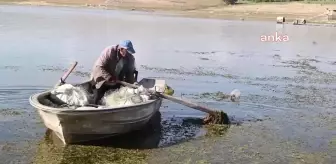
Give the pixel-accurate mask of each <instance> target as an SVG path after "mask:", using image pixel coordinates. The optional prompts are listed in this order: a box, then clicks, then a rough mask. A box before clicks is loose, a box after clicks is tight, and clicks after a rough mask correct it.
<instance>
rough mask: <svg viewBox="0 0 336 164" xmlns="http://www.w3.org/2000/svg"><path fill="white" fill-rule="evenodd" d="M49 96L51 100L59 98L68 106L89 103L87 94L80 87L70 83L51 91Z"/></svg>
mask: <svg viewBox="0 0 336 164" xmlns="http://www.w3.org/2000/svg"><path fill="white" fill-rule="evenodd" d="M50 93H51V95H50V97H51V98H52V99H53V100H56V99H58V100H61V101H62V102H64V103H66V104H67V105H69V106H85V105H87V104H89V100H88V99H89V96H88V94H87V92H86V91H85V90H84V89H82V88H81V87H75V86H73V85H71V84H64V85H61V86H59V87H57V88H55V89H53V90H52V91H51V92H50Z"/></svg>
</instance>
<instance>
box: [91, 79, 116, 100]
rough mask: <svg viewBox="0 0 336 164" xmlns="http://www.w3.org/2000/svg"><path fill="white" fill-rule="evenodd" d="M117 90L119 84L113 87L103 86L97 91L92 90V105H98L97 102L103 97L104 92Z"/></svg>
mask: <svg viewBox="0 0 336 164" xmlns="http://www.w3.org/2000/svg"><path fill="white" fill-rule="evenodd" d="M117 88H120V85H119V84H117V85H114V86H110V85H106V84H103V85H102V86H101V87H100V88H99V89H93V102H94V104H96V105H98V103H99V101H100V100H101V99H102V98H103V97H104V94H105V92H106V91H108V90H110V89H117Z"/></svg>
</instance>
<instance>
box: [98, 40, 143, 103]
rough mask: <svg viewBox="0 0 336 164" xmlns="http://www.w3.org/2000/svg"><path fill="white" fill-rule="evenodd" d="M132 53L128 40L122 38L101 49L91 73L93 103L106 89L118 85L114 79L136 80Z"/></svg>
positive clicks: (117, 86) (132, 49) (131, 81)
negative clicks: (114, 43) (116, 42)
mask: <svg viewBox="0 0 336 164" xmlns="http://www.w3.org/2000/svg"><path fill="white" fill-rule="evenodd" d="M134 53H135V50H134V48H133V44H132V42H131V41H130V40H123V41H121V42H120V43H119V44H117V45H112V46H108V47H106V48H105V49H104V50H103V51H102V53H101V55H100V56H99V58H98V59H97V61H96V62H95V64H94V66H93V69H92V73H91V84H92V88H93V94H94V103H95V104H98V102H99V100H100V99H101V98H102V97H103V96H104V93H105V92H106V91H107V90H108V89H110V88H111V87H112V88H119V87H120V84H117V83H116V80H120V81H125V82H128V83H131V84H133V83H135V82H136V78H137V71H136V69H135V58H134V56H133V54H134ZM134 74H135V76H134Z"/></svg>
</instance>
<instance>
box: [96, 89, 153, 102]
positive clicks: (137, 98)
mask: <svg viewBox="0 0 336 164" xmlns="http://www.w3.org/2000/svg"><path fill="white" fill-rule="evenodd" d="M148 100H149V96H148V92H147V90H146V89H145V88H143V87H142V86H140V87H139V88H138V89H133V88H129V87H121V88H120V89H117V90H113V91H112V90H111V91H107V92H106V93H105V95H104V97H103V98H102V104H103V105H105V106H108V107H120V106H127V105H134V104H139V103H142V102H146V101H148Z"/></svg>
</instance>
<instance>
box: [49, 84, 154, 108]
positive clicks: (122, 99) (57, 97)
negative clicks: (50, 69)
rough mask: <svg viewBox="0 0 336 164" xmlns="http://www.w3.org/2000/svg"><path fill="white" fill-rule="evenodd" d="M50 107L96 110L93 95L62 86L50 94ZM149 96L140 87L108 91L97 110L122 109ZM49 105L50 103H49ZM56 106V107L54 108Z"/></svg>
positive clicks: (67, 85) (69, 85)
mask: <svg viewBox="0 0 336 164" xmlns="http://www.w3.org/2000/svg"><path fill="white" fill-rule="evenodd" d="M50 93H51V94H50V99H51V100H52V102H53V104H52V105H49V106H52V107H61V108H68V109H76V110H91V109H97V108H96V107H92V106H90V105H92V104H93V95H92V94H90V93H89V92H87V91H86V90H85V89H84V88H82V87H80V86H73V85H71V84H64V85H61V86H59V87H57V88H55V89H53V90H52V91H51V92H50ZM149 98H150V94H149V92H148V90H147V89H145V88H143V86H140V87H139V88H138V89H133V88H129V87H121V88H119V89H115V90H112V89H111V90H108V91H107V92H105V94H104V97H103V98H102V99H101V100H100V103H99V105H98V109H100V108H104V107H122V106H128V105H134V104H138V103H143V102H146V101H148V100H149ZM49 104H50V103H49ZM55 104H57V105H58V106H56V105H55Z"/></svg>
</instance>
